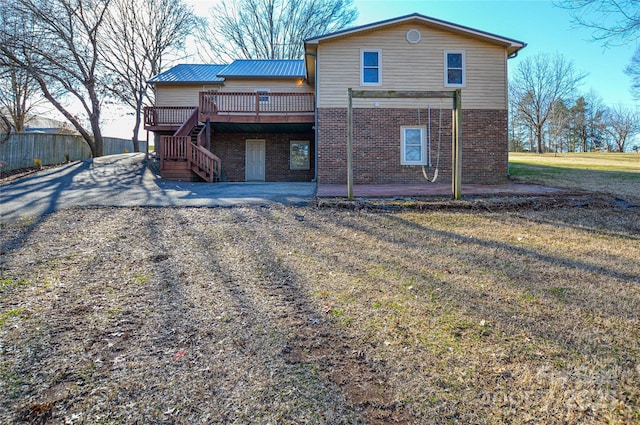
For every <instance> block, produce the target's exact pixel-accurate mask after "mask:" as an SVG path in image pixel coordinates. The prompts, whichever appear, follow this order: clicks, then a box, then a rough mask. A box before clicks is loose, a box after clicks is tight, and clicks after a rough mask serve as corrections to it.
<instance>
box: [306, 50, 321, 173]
mask: <svg viewBox="0 0 640 425" xmlns="http://www.w3.org/2000/svg"><path fill="white" fill-rule="evenodd" d="M305 56H312V57H314V58H315V59H316V60H315V65H314V67H315V70H314V72H315V74H316V75H315V83H314V89H313V123H314V124H313V139H314V141H313V152H314V155H313V180H312V181H313V182H317V181H318V55H317V54H316V53H311V52H305Z"/></svg>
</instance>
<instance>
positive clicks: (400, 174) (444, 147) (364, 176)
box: [318, 108, 508, 184]
mask: <svg viewBox="0 0 640 425" xmlns="http://www.w3.org/2000/svg"><path fill="white" fill-rule="evenodd" d="M451 116H452V114H451V111H450V110H449V109H447V110H443V111H442V142H441V145H440V167H439V173H438V182H440V183H446V182H451ZM438 120H439V110H438V109H432V110H431V146H430V151H431V158H432V165H433V167H435V165H436V161H437V157H438ZM382 123H387V124H386V125H383V124H382ZM406 125H427V110H425V109H422V110H421V111H420V114H418V111H417V109H388V108H367V109H364V108H360V109H354V110H353V126H354V133H353V175H354V183H355V184H387V183H420V182H424V181H425V180H424V177H423V172H422V167H421V166H416V165H401V164H400V127H401V126H406ZM461 135H462V182H463V183H476V184H496V183H503V182H505V181H506V179H507V167H508V154H507V111H502V110H479V109H473V110H463V112H462V131H461ZM318 141H319V142H318V183H321V184H346V182H347V153H346V145H347V109H346V108H320V109H318ZM425 170H426V171H427V174H428V175H429V177H431V176H432V175H433V171H434V170H433V169H431V168H429V167H428V166H425Z"/></svg>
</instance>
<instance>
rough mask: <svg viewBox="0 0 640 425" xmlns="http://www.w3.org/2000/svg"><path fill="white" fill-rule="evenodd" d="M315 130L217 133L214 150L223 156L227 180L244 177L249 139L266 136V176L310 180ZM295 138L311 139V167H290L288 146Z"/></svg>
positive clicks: (279, 178)
mask: <svg viewBox="0 0 640 425" xmlns="http://www.w3.org/2000/svg"><path fill="white" fill-rule="evenodd" d="M313 138H314V134H313V132H311V133H280V134H278V133H215V132H213V134H212V136H211V151H212V152H213V153H214V154H216V155H217V156H218V157H220V160H221V161H222V170H223V173H224V174H225V175H226V179H227V181H230V182H242V181H245V152H246V140H247V139H264V140H265V180H266V181H271V182H294V181H311V180H312V179H313V177H314V168H313V167H314V140H313ZM292 140H308V141H309V142H310V146H309V151H310V156H311V158H310V169H309V170H290V166H289V146H290V142H291V141H292Z"/></svg>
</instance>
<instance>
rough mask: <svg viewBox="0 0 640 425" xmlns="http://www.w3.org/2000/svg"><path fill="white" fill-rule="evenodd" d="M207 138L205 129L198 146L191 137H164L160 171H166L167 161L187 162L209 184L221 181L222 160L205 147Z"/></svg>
mask: <svg viewBox="0 0 640 425" xmlns="http://www.w3.org/2000/svg"><path fill="white" fill-rule="evenodd" d="M205 137H206V136H205V129H204V128H203V129H202V131H200V133H199V134H198V145H196V144H194V143H192V142H191V137H190V136H162V137H161V145H160V146H161V151H162V152H161V155H160V158H161V163H160V169H161V170H162V169H164V164H165V162H166V161H186V162H187V163H188V164H189V167H190V168H191V170H192V171H193V172H195V173H196V174H198V175H199V176H200V177H202V178H203V179H205V180H207V181H208V182H213V181H214V180H215V179H219V178H220V170H221V169H222V160H221V159H220V158H219V157H217V156H216V155H214V154H213V153H211V152H210V151H208V150H207V149H206V148H205V147H204V146H203V144H204V143H205V140H204V139H205Z"/></svg>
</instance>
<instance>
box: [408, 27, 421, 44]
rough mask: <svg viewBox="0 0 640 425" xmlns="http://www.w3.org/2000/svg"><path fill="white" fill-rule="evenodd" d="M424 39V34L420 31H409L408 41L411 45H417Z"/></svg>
mask: <svg viewBox="0 0 640 425" xmlns="http://www.w3.org/2000/svg"><path fill="white" fill-rule="evenodd" d="M421 38H422V34H420V31H418V30H415V29H414V30H409V31H407V41H408V42H409V43H411V44H416V43H417V42H419V41H420V39H421Z"/></svg>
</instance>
